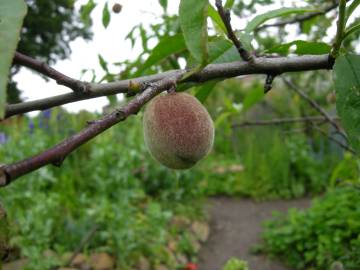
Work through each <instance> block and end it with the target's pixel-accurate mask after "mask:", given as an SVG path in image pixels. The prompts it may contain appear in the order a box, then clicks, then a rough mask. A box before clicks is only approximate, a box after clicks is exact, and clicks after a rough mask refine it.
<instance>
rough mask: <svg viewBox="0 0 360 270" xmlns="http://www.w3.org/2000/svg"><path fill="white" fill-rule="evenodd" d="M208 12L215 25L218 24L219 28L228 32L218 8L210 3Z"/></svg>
mask: <svg viewBox="0 0 360 270" xmlns="http://www.w3.org/2000/svg"><path fill="white" fill-rule="evenodd" d="M208 13H209V17H210V19H211V20H212V21H213V23H214V25H215V26H217V27H218V28H220V29H221V31H222V32H223V33H226V27H225V24H224V22H223V20H222V19H221V17H220V15H219V12H217V11H216V9H215V8H214V7H213V6H212V5H210V4H209V11H208Z"/></svg>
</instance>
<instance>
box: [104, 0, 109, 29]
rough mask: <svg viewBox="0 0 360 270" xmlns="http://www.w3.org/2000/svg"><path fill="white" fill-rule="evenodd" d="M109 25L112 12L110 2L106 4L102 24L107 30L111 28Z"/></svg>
mask: <svg viewBox="0 0 360 270" xmlns="http://www.w3.org/2000/svg"><path fill="white" fill-rule="evenodd" d="M109 23H110V11H109V7H108V2H106V3H105V5H104V8H103V12H102V24H103V26H104V27H105V28H107V27H108V26H109Z"/></svg>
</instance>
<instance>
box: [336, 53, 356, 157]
mask: <svg viewBox="0 0 360 270" xmlns="http://www.w3.org/2000/svg"><path fill="white" fill-rule="evenodd" d="M334 74H335V90H336V108H337V111H338V113H339V116H340V117H341V122H342V124H343V127H344V129H345V131H346V133H347V135H348V137H349V141H350V143H351V144H352V146H353V147H354V149H355V151H356V152H357V153H359V152H360V56H359V55H352V54H347V55H344V56H339V57H338V58H337V59H336V61H335V65H334Z"/></svg>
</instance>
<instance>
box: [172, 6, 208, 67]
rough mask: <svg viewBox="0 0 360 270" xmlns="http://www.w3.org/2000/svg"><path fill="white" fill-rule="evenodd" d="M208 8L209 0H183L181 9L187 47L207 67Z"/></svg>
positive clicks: (180, 14) (181, 21)
mask: <svg viewBox="0 0 360 270" xmlns="http://www.w3.org/2000/svg"><path fill="white" fill-rule="evenodd" d="M208 6H209V3H208V0H196V1H194V0H181V2H180V7H179V19H180V26H181V29H182V32H183V35H184V39H185V44H186V47H187V48H188V50H189V51H190V53H191V55H192V56H193V57H194V58H195V59H196V60H197V61H198V62H199V63H201V64H202V65H205V63H206V62H207V57H208V45H207V39H208V38H207V15H208V14H207V13H208Z"/></svg>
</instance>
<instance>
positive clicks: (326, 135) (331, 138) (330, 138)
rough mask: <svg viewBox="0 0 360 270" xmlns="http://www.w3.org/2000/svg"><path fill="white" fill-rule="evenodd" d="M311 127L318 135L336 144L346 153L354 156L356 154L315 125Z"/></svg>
mask: <svg viewBox="0 0 360 270" xmlns="http://www.w3.org/2000/svg"><path fill="white" fill-rule="evenodd" d="M312 127H313V128H314V129H315V130H317V131H318V132H319V133H320V134H322V135H323V136H325V137H327V138H328V139H329V140H331V141H333V142H334V143H336V144H338V145H339V146H340V147H341V148H343V149H345V150H346V151H349V152H351V153H353V154H356V152H355V151H354V150H353V149H352V148H350V147H349V146H348V145H346V144H345V143H343V142H342V141H339V140H338V139H336V138H334V137H333V136H331V135H329V134H328V133H327V132H325V131H323V130H322V129H321V128H319V127H318V126H317V125H314V124H313V125H312Z"/></svg>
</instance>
